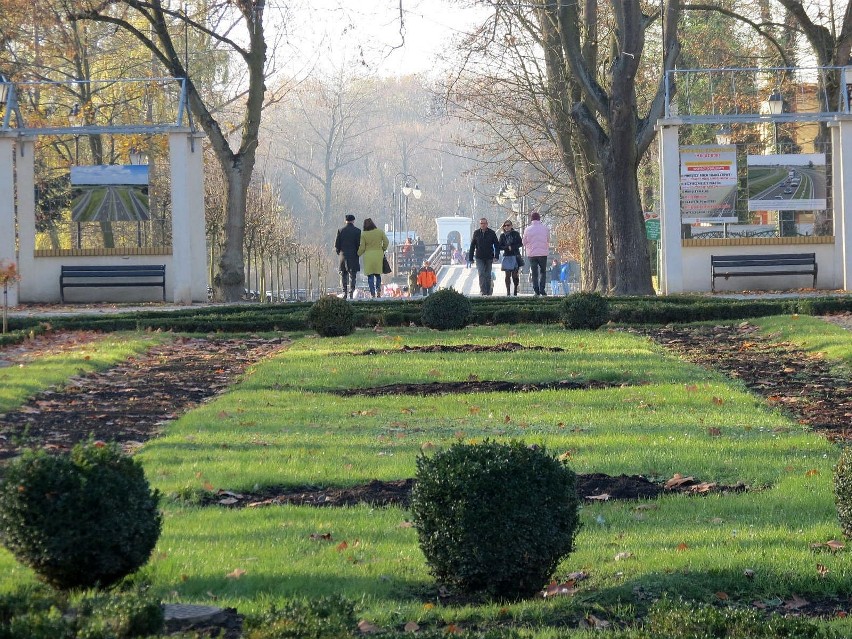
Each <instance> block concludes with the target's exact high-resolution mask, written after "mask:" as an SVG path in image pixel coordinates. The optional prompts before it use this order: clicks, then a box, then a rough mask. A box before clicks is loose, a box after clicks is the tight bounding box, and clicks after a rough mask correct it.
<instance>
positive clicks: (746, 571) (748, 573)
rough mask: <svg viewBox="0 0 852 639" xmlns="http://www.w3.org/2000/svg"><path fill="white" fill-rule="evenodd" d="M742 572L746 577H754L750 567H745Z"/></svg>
mask: <svg viewBox="0 0 852 639" xmlns="http://www.w3.org/2000/svg"><path fill="white" fill-rule="evenodd" d="M743 574H744V575H745V576H746V578H748V579H754V570H752V569H751V568H746V569H745V570H743Z"/></svg>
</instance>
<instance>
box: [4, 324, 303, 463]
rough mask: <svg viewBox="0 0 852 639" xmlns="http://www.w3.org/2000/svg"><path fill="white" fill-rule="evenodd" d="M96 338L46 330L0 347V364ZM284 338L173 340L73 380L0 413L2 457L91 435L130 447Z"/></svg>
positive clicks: (63, 446) (220, 389)
mask: <svg viewBox="0 0 852 639" xmlns="http://www.w3.org/2000/svg"><path fill="white" fill-rule="evenodd" d="M96 337H97V334H95V333H88V332H83V333H76V332H75V333H58V334H54V335H50V336H44V337H42V338H39V339H38V340H36V341H34V342H32V343H25V344H24V345H19V346H16V347H11V348H9V349H2V350H0V362H3V363H5V364H6V365H23V366H26V362H27V361H28V359H29V358H31V357H32V356H33V355H34V354H37V353H38V352H42V351H45V349H48V348H49V347H50V352H54V350H53V349H52V347H51V345H54V344H55V345H58V346H59V347H61V348H64V349H66V350H67V349H70V348H75V347H79V345H80V344H81V343H82V342H85V341H90V340H92V339H95V338H96ZM287 343H288V340H287V339H284V338H274V339H265V338H260V337H245V338H239V339H219V338H216V337H208V338H177V339H176V340H174V341H172V342H169V343H166V344H162V345H159V346H155V347H153V348H151V349H149V350H148V351H147V352H146V353H144V354H143V355H140V356H138V357H132V358H130V359H128V360H126V361H125V362H122V363H121V364H119V365H118V366H115V367H113V368H110V369H108V370H105V371H102V372H97V373H90V374H86V375H82V376H80V377H75V378H72V379H70V380H69V381H68V382H67V383H66V384H65V385H64V386H63V387H61V388H54V389H50V390H47V391H44V392H42V393H39V394H38V395H36V396H35V397H33V398H31V399H30V400H29V401H27V402H26V403H25V404H24V405H23V406H21V407H20V408H19V409H18V410H15V411H12V412H9V413H6V414H3V415H0V460H2V459H7V458H9V457H13V456H16V455H18V454H19V453H20V451H21V449H22V448H25V447H32V446H40V447H43V448H45V449H46V450H49V451H64V450H68V449H70V448H71V447H72V446H73V445H74V444H76V443H77V442H80V441H85V440H87V439H88V438H89V437H92V438H94V439H96V440H98V439H100V440H104V441H115V442H119V443H122V444H124V445H125V447H126V448H127V449H129V450H132V449H133V448H135V447H137V446H139V445H140V444H142V443H143V442H145V441H146V440H148V439H150V438H151V437H154V436H156V435H157V434H158V433H159V432H160V428H161V427H162V426H163V424H165V423H166V422H168V421H170V420H172V419H175V418H177V417H178V416H180V415H181V414H182V413H184V412H186V411H188V410H189V409H190V408H192V407H193V406H196V405H197V404H199V403H201V402H203V401H206V400H208V399H209V398H211V397H213V396H215V395H217V394H219V393H221V392H223V391H224V390H226V389H227V388H228V387H229V386H231V385H232V384H233V383H234V382H235V381H236V380H237V379H238V378H239V376H240V375H241V374H242V373H243V372H244V371H245V370H246V368H247V367H248V366H250V365H251V364H253V363H254V362H257V361H259V360H261V359H262V358H264V357H267V356H269V355H271V354H272V353H275V352H276V351H278V350H280V349H282V348H283V347H284V346H285V345H286V344H287ZM28 349H29V350H28ZM57 350H59V349H57Z"/></svg>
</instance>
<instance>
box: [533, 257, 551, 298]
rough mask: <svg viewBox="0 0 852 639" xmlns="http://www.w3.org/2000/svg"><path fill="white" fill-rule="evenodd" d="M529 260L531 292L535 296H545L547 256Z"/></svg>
mask: <svg viewBox="0 0 852 639" xmlns="http://www.w3.org/2000/svg"><path fill="white" fill-rule="evenodd" d="M529 260H530V277H532V285H533V291H534V292H535V294H536V295H547V287H546V285H545V281H544V280H545V278H546V277H547V255H542V256H541V257H530V258H529Z"/></svg>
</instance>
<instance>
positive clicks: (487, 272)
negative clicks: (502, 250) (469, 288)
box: [476, 257, 494, 295]
mask: <svg viewBox="0 0 852 639" xmlns="http://www.w3.org/2000/svg"><path fill="white" fill-rule="evenodd" d="M492 263H493V260H483V259H480V258H478V257H477V258H476V271H477V273H479V292H480V294H482V295H491V292H492V291H493V289H494V283H493V282H492V281H491V264H492Z"/></svg>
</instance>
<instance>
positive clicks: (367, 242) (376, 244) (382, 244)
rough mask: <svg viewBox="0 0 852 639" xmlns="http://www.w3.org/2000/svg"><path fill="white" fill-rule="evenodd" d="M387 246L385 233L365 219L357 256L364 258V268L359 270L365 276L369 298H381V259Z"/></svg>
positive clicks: (369, 219)
mask: <svg viewBox="0 0 852 639" xmlns="http://www.w3.org/2000/svg"><path fill="white" fill-rule="evenodd" d="M389 244H390V242H389V241H388V236H387V235H385V232H384V231H383V230H382V229H380V228H376V224H375V223H374V222H373V219H372V218H369V217H368V218H366V219H365V220H364V231H363V232H362V233H361V244H360V246H359V247H358V255H359V257H361V256H363V258H364V266H363V268H362V269H361V270H363V271H364V273H365V274H366V276H367V284H368V285H369V287H370V297H381V296H382V261H383V260H382V258H383V257H384V256H385V251H386V250H387V248H388V245H389Z"/></svg>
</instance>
